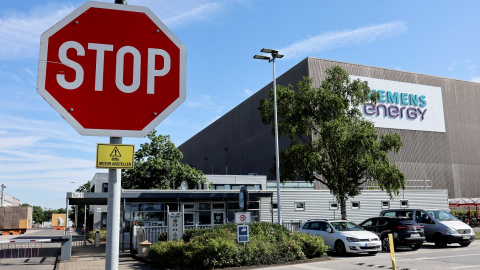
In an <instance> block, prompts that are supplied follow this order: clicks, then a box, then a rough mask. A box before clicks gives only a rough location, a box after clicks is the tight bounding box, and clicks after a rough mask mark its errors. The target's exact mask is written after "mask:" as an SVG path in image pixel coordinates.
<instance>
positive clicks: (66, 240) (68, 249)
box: [60, 235, 72, 262]
mask: <svg viewBox="0 0 480 270" xmlns="http://www.w3.org/2000/svg"><path fill="white" fill-rule="evenodd" d="M60 253H61V256H60V260H62V262H66V261H70V257H71V256H72V236H71V235H62V245H61V248H60Z"/></svg>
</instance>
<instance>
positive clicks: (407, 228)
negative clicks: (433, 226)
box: [360, 217, 425, 251]
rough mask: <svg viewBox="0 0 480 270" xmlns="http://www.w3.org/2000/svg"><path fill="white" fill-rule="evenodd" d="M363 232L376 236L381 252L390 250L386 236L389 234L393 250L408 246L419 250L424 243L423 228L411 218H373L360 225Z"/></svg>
mask: <svg viewBox="0 0 480 270" xmlns="http://www.w3.org/2000/svg"><path fill="white" fill-rule="evenodd" d="M360 226H362V227H363V228H364V229H365V230H367V231H371V232H373V233H375V234H377V235H378V236H379V237H380V240H381V241H382V248H383V250H387V251H389V250H390V242H389V240H388V234H389V233H391V234H392V236H393V240H394V246H395V248H396V247H397V246H408V247H411V248H412V249H413V250H417V249H419V248H420V247H421V246H422V244H423V243H424V242H425V232H424V230H423V226H421V225H418V223H416V222H415V221H414V220H413V219H412V218H399V217H374V218H369V219H367V220H365V221H364V222H362V223H360Z"/></svg>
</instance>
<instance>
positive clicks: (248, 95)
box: [243, 89, 255, 97]
mask: <svg viewBox="0 0 480 270" xmlns="http://www.w3.org/2000/svg"><path fill="white" fill-rule="evenodd" d="M243 93H244V94H245V96H247V97H250V96H251V95H253V94H254V93H255V92H254V91H252V90H250V89H244V90H243Z"/></svg>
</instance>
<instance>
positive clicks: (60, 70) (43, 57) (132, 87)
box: [37, 2, 186, 137]
mask: <svg viewBox="0 0 480 270" xmlns="http://www.w3.org/2000/svg"><path fill="white" fill-rule="evenodd" d="M40 42H41V44H40V59H39V67H38V82H37V91H38V93H39V94H40V95H41V96H42V97H43V98H45V100H47V101H48V103H50V105H52V106H53V107H54V108H55V110H57V111H58V112H59V113H60V114H61V115H62V116H63V118H65V119H66V120H67V122H68V123H70V124H71V125H72V126H73V127H74V128H75V129H76V130H77V131H78V133H80V134H81V135H91V136H109V137H144V136H146V135H147V134H148V133H149V132H150V131H151V130H153V129H154V128H155V127H156V126H157V125H158V124H159V123H160V122H161V121H162V120H163V119H165V118H166V117H167V116H168V115H169V114H170V113H171V112H172V111H173V110H175V109H176V108H177V107H178V106H180V104H181V103H182V102H183V101H184V100H185V98H186V93H185V92H186V74H185V73H186V48H185V46H184V45H183V44H182V42H180V40H179V39H178V38H177V37H176V36H175V35H174V34H173V33H172V32H171V31H170V30H169V29H168V28H167V27H166V26H165V25H164V24H163V23H162V22H161V21H160V20H159V19H158V18H157V17H156V16H155V14H153V12H151V11H150V10H149V9H148V8H146V7H139V6H130V5H118V4H111V3H102V2H86V3H85V4H83V5H82V6H80V7H79V8H78V9H76V10H75V11H73V12H72V13H71V14H69V15H68V16H66V17H65V18H64V19H62V20H61V21H59V22H58V23H56V24H55V25H54V26H53V27H51V28H50V29H48V30H47V31H45V32H44V33H43V34H42V36H41V40H40Z"/></svg>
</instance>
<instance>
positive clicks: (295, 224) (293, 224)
mask: <svg viewBox="0 0 480 270" xmlns="http://www.w3.org/2000/svg"><path fill="white" fill-rule="evenodd" d="M282 225H283V226H284V227H285V228H287V229H288V231H289V232H291V233H293V232H297V231H298V230H299V229H300V225H302V221H301V220H291V221H282Z"/></svg>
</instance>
